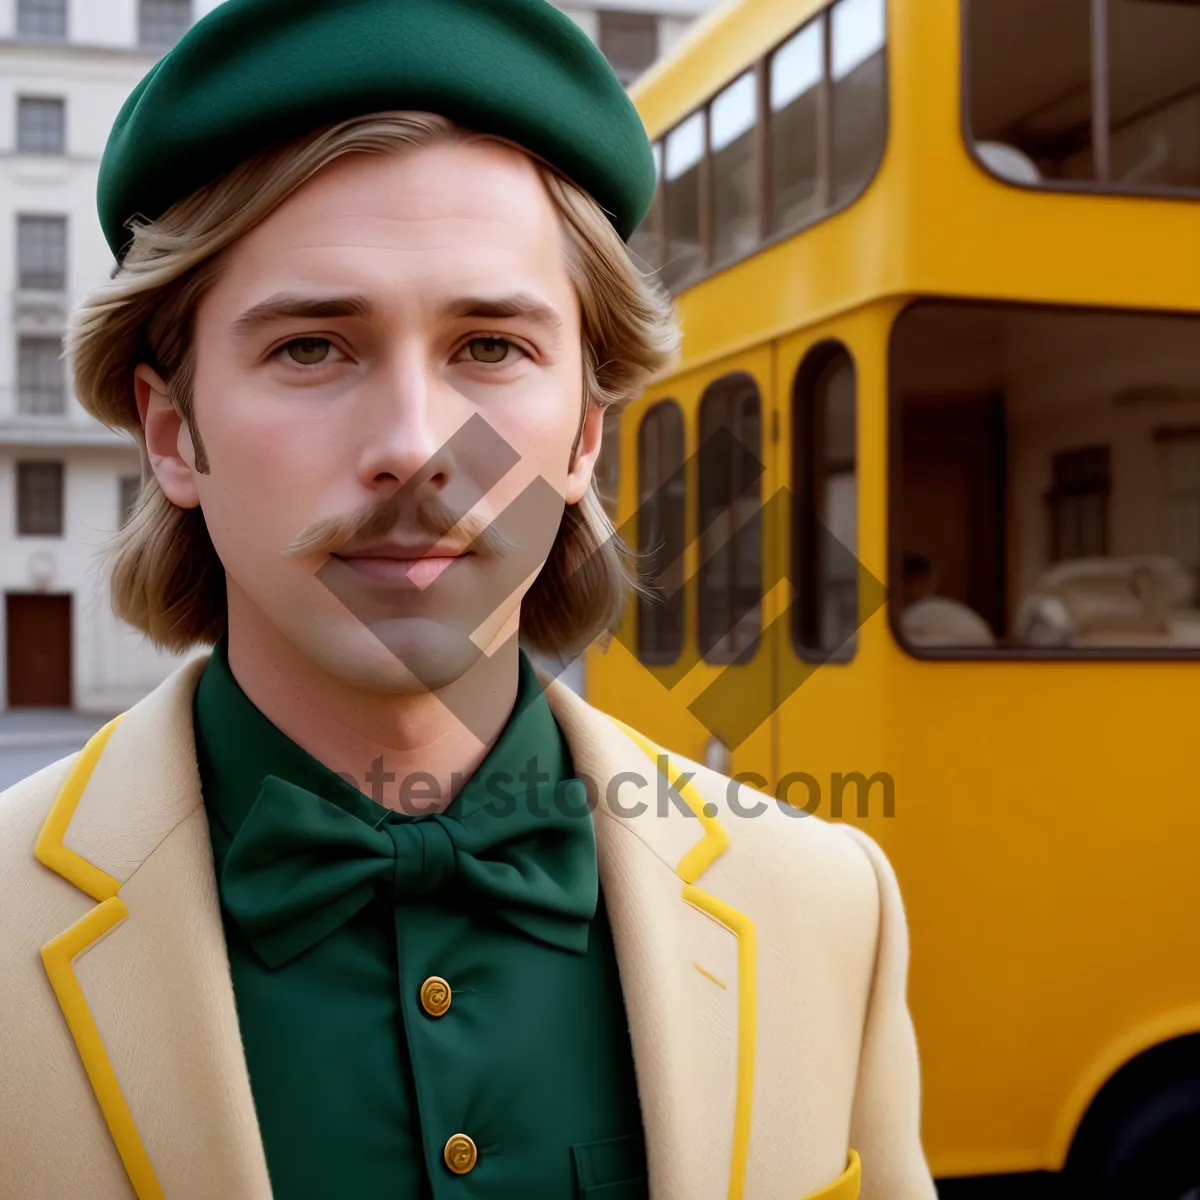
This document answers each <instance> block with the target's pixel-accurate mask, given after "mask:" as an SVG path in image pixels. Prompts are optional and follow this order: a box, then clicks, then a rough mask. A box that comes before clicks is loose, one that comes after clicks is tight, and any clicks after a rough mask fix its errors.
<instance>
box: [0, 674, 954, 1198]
mask: <svg viewBox="0 0 1200 1200" xmlns="http://www.w3.org/2000/svg"><path fill="white" fill-rule="evenodd" d="M204 661H205V660H204V659H198V660H196V661H193V662H190V663H188V664H187V665H185V666H184V667H182V668H180V669H179V670H178V671H176V672H175V673H174V674H173V675H172V676H171V678H169V679H168V680H167V681H166V682H165V683H164V684H163V685H162V686H161V687H159V688H158V689H157V690H155V691H154V692H153V693H152V694H151V695H149V696H148V697H146V699H144V700H142V701H141V702H140V703H139V704H137V705H135V706H134V707H133V708H132V709H130V711H129V712H128V713H126V714H125V715H124V716H123V717H120V718H118V719H117V720H116V721H114V722H113V723H112V724H110V725H109V726H107V727H106V728H105V729H103V730H102V731H101V732H100V733H98V734H97V735H96V737H95V738H94V739H93V740H92V741H91V742H90V743H89V744H88V745H87V747H86V748H85V749H84V750H83V751H82V752H81V753H79V754H77V755H74V756H72V757H70V758H67V759H64V760H62V761H61V762H58V763H56V764H54V765H53V766H50V767H47V768H46V769H45V770H43V771H41V772H39V773H38V774H36V775H34V776H32V777H31V778H29V779H27V780H25V781H24V782H22V783H20V784H18V785H17V786H16V787H13V788H11V789H9V790H8V791H6V792H4V793H3V794H2V795H0V1197H2V1198H3V1200H130V1198H131V1197H137V1198H138V1200H158V1198H160V1197H165V1198H167V1200H270V1197H271V1186H270V1182H269V1180H268V1176H267V1165H266V1160H265V1157H264V1153H263V1147H262V1142H261V1139H260V1135H259V1128H258V1122H257V1119H256V1116H255V1111H254V1101H253V1098H252V1095H251V1090H250V1081H249V1076H248V1073H247V1069H246V1063H245V1058H244V1056H243V1052H242V1043H241V1038H240V1036H239V1032H238V1022H237V1010H236V1006H235V1003H234V994H233V987H232V984H231V980H230V974H229V961H228V958H227V957H226V953H225V942H224V934H223V931H222V925H221V916H220V910H219V905H218V898H217V888H216V880H215V876H214V872H213V865H212V853H211V849H210V844H209V833H208V823H207V819H206V816H205V812H204V808H203V803H202V800H201V795H200V780H199V775H198V772H197V767H196V755H195V742H194V737H193V728H192V697H193V693H194V690H195V687H196V683H197V681H198V679H199V677H200V673H201V671H202V670H203V666H204ZM548 694H549V698H550V702H551V706H552V708H553V710H554V713H555V716H556V717H557V719H558V721H559V724H560V725H561V727H562V729H563V731H564V733H565V735H566V737H567V740H568V742H569V744H570V747H571V753H572V755H573V757H574V762H575V768H576V770H577V771H578V772H579V773H581V774H586V775H587V776H589V777H590V778H592V779H595V780H597V781H599V783H600V788H601V792H600V794H601V796H602V797H603V796H604V794H605V790H606V781H609V780H612V779H614V777H615V776H617V775H618V774H619V773H621V772H630V773H631V774H632V776H634V777H637V778H640V780H641V781H643V782H644V784H645V786H644V787H642V789H641V791H640V797H641V798H642V799H644V800H645V801H646V806H645V812H644V813H642V815H640V816H628V817H626V816H622V815H620V814H619V813H618V812H617V811H615V808H614V807H613V806H610V805H609V804H607V803H603V802H602V803H601V804H600V805H599V806H598V807H597V809H596V815H595V817H594V818H593V819H594V822H595V827H596V841H597V853H598V858H599V868H600V880H601V886H602V887H603V889H604V895H605V901H606V904H607V907H608V912H609V916H610V921H611V924H612V931H613V937H614V940H615V944H616V954H617V962H618V966H619V970H620V977H621V985H622V989H623V992H624V996H625V1004H626V1009H627V1012H628V1019H629V1025H630V1035H631V1039H632V1044H633V1055H634V1064H635V1069H636V1075H637V1085H638V1092H639V1095H640V1098H641V1106H642V1113H643V1120H644V1127H645V1134H646V1144H647V1154H648V1160H649V1171H650V1192H651V1196H652V1197H653V1200H719V1198H723V1197H728V1198H729V1200H739V1198H741V1200H818V1198H819V1200H856V1198H861V1200H934V1196H935V1193H934V1188H933V1183H932V1181H931V1179H930V1175H929V1170H928V1167H927V1166H926V1163H925V1158H924V1155H923V1153H922V1149H921V1143H920V1137H919V1128H918V1126H919V1101H918V1086H919V1085H918V1073H917V1052H916V1044H915V1041H914V1038H913V1030H912V1024H911V1021H910V1019H909V1014H908V1010H907V1006H906V1002H905V979H906V973H907V955H908V947H907V934H906V929H905V922H904V914H903V910H902V907H901V901H900V894H899V891H898V890H897V887H896V881H895V878H894V876H893V874H892V871H891V869H890V867H889V865H888V863H887V861H886V859H885V858H884V856H883V854H882V853H881V851H880V850H879V849H878V847H877V846H876V845H875V843H874V842H872V841H871V840H870V839H869V838H867V837H865V836H864V835H863V834H862V833H860V832H858V831H856V830H854V829H852V828H849V827H847V826H843V825H830V824H825V823H822V822H821V821H820V820H818V819H817V818H816V817H795V818H794V817H790V816H788V815H785V814H783V813H781V812H780V811H778V810H777V809H776V807H775V805H774V804H771V805H770V807H769V809H768V811H767V812H765V813H763V814H762V815H761V816H759V817H757V818H754V819H750V818H747V817H739V816H737V815H735V813H734V812H733V811H731V809H730V808H729V805H728V803H727V794H726V785H727V781H726V780H725V779H724V777H722V776H720V775H717V774H715V773H714V772H712V771H708V770H705V769H704V768H702V767H699V766H697V765H696V764H693V763H690V762H686V761H684V760H682V759H678V760H677V759H674V758H672V759H671V760H670V763H669V765H668V768H667V770H668V772H669V774H670V778H671V779H672V780H674V779H675V778H676V776H677V775H678V773H679V772H680V771H684V772H685V773H691V772H694V773H695V774H694V778H693V779H692V780H691V781H690V783H689V782H684V783H683V784H682V785H681V786H680V787H679V788H678V789H677V790H678V793H679V794H680V795H682V796H683V798H684V800H685V801H686V803H687V805H688V806H689V807H690V808H691V809H692V810H693V812H694V813H696V814H697V815H692V813H690V812H689V813H684V812H681V811H680V806H677V805H675V804H674V803H672V804H669V805H665V806H664V814H663V815H660V813H659V807H660V806H659V804H658V803H657V800H656V780H657V772H658V754H659V749H658V747H656V746H654V745H653V744H651V743H649V742H647V741H646V740H645V739H643V738H641V737H640V735H638V734H636V733H634V732H633V731H632V730H628V729H626V728H625V727H624V726H622V725H619V724H618V723H616V722H614V721H613V720H612V719H611V718H610V717H607V716H605V715H604V714H602V713H600V712H598V711H597V710H595V709H593V708H591V707H590V706H589V705H587V704H586V703H585V702H584V701H582V700H581V699H579V697H577V696H576V695H574V694H573V693H572V692H571V691H570V690H569V689H568V688H566V687H564V686H562V685H560V684H553V685H551V687H550V690H549V693H548ZM637 778H635V779H634V780H633V781H632V782H631V781H630V777H629V776H627V777H626V782H625V783H624V784H623V785H622V786H621V789H620V792H619V798H620V804H621V805H622V806H623V807H624V808H625V809H626V810H632V809H633V807H634V805H635V803H636V800H637V799H638V798H639V795H638V793H637V792H636V788H637V787H638V786H640V785H639V784H638V782H637ZM753 799H754V793H752V792H751V791H750V790H749V789H743V791H742V793H741V803H742V805H743V806H749V805H750V804H751V801H752V800H753ZM706 806H707V808H708V811H707V813H706V812H705V808H706ZM713 806H715V807H713ZM708 814H715V815H708ZM531 1200H537V1198H536V1197H531Z"/></svg>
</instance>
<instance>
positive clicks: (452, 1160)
mask: <svg viewBox="0 0 1200 1200" xmlns="http://www.w3.org/2000/svg"><path fill="white" fill-rule="evenodd" d="M442 1157H443V1158H444V1159H445V1160H446V1166H448V1167H449V1168H450V1170H452V1171H453V1172H454V1173H455V1175H465V1174H466V1173H467V1172H468V1171H469V1170H470V1169H471V1168H472V1167H473V1166H474V1165H475V1163H476V1162H477V1161H478V1159H479V1151H478V1150H476V1149H475V1143H474V1142H473V1141H471V1139H470V1138H469V1137H467V1135H466V1134H465V1133H456V1134H455V1135H454V1136H453V1137H452V1138H451V1139H450V1140H449V1141H448V1142H447V1143H446V1148H445V1150H443V1151H442Z"/></svg>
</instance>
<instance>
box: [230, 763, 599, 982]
mask: <svg viewBox="0 0 1200 1200" xmlns="http://www.w3.org/2000/svg"><path fill="white" fill-rule="evenodd" d="M507 808H512V809H513V811H512V812H508V811H507ZM377 891H381V892H382V893H383V894H384V895H385V896H387V897H388V898H390V899H391V900H393V901H394V902H396V903H401V902H403V901H405V900H408V899H413V898H417V897H422V898H428V897H433V896H444V895H447V894H449V893H451V892H460V893H462V894H465V895H467V896H469V897H471V898H472V899H474V900H476V901H478V902H479V904H480V906H481V907H483V908H486V910H487V911H488V912H489V913H491V914H492V915H493V916H495V917H497V918H499V919H500V920H502V921H505V922H506V923H507V924H509V925H511V926H512V927H513V928H515V929H518V930H520V931H521V932H522V933H524V934H526V935H528V936H529V937H532V938H535V939H537V940H539V941H543V942H546V943H548V944H549V945H552V946H558V947H560V948H562V949H564V950H571V951H574V952H575V953H577V954H583V953H585V952H586V950H587V935H588V927H589V923H590V922H591V920H592V918H593V917H594V916H595V913H596V904H597V900H598V884H597V880H596V869H595V835H594V833H593V831H592V824H591V814H590V813H589V811H588V807H587V793H586V791H585V789H584V786H583V782H582V781H581V780H578V779H571V780H567V781H566V782H564V783H562V784H560V785H559V787H558V791H557V795H556V793H555V788H554V787H553V786H543V787H540V788H536V789H532V790H531V791H530V792H528V793H525V794H522V795H520V796H518V797H516V798H515V803H512V804H508V805H507V807H506V809H505V811H504V813H503V815H498V814H497V813H496V812H489V811H488V809H487V808H486V807H485V808H477V809H475V810H473V811H471V812H469V813H466V814H465V815H463V816H462V817H461V818H454V817H448V816H446V815H444V814H441V813H438V814H434V815H429V816H422V817H412V818H407V819H400V820H388V821H387V822H386V823H385V824H383V825H381V826H380V827H378V828H372V827H371V826H370V825H368V824H367V823H366V822H365V821H362V820H360V819H359V818H358V817H355V816H353V815H352V814H350V813H348V812H345V811H343V810H342V809H340V808H338V807H337V805H336V804H332V803H331V802H330V801H328V800H325V799H323V798H322V797H320V796H318V795H316V794H315V793H313V792H310V791H307V790H305V789H304V788H301V787H297V786H296V785H294V784H291V783H288V782H286V781H285V780H282V779H279V778H278V777H276V776H274V775H268V776H267V777H266V778H265V779H264V780H263V785H262V790H261V791H260V792H259V794H258V799H257V800H256V801H255V803H254V806H253V807H252V808H251V809H250V812H249V813H248V814H247V816H246V819H245V821H243V823H242V826H241V828H240V829H239V830H238V832H237V836H236V837H235V838H234V839H233V842H232V844H231V845H230V847H229V851H228V853H227V854H226V857H225V864H224V867H223V868H222V871H221V896H222V900H223V901H224V904H225V907H226V909H227V910H228V912H229V913H230V915H231V916H232V917H233V918H234V920H235V921H237V923H238V926H239V927H240V928H241V930H242V932H243V933H244V934H245V935H246V938H247V940H248V941H249V942H250V944H251V946H252V947H253V948H254V950H255V952H256V953H257V954H258V956H259V958H261V959H262V961H263V962H264V963H265V964H266V965H267V966H268V967H271V968H274V967H278V966H281V965H282V964H283V963H285V962H287V961H288V960H289V959H291V958H295V957H296V955H298V954H301V953H302V952H303V951H305V950H307V949H308V948H309V947H310V946H313V945H315V944H316V943H317V942H319V941H320V940H321V939H322V938H324V937H326V936H327V935H329V934H330V933H332V932H333V931H334V930H335V929H337V928H338V927H339V926H340V925H342V924H344V923H345V922H346V921H348V920H349V919H350V918H351V917H352V916H354V914H355V913H357V912H358V911H359V910H360V909H362V908H363V907H364V906H365V905H366V904H367V903H368V902H369V901H370V899H371V897H372V896H373V895H374V894H376V892H377Z"/></svg>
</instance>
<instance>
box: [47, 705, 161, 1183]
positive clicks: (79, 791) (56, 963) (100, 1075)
mask: <svg viewBox="0 0 1200 1200" xmlns="http://www.w3.org/2000/svg"><path fill="white" fill-rule="evenodd" d="M120 720H121V718H120V717H117V718H116V719H115V720H112V721H110V722H109V723H108V724H107V725H105V727H104V728H103V729H101V730H100V732H99V733H97V734H96V735H95V736H94V737H93V738H92V739H91V740H90V741H89V742H88V744H87V745H86V746H85V747H84V748H83V750H82V752H81V753H80V755H79V758H78V760H77V761H76V763H75V765H74V766H73V767H72V768H71V773H70V775H68V776H67V782H66V783H65V784H64V785H63V788H62V790H61V791H60V792H59V793H58V795H57V796H56V797H55V799H54V803H53V805H51V807H50V814H49V816H48V817H47V818H46V822H45V824H44V825H43V826H42V829H41V832H40V833H39V834H38V839H37V842H36V844H35V845H34V849H33V853H34V857H35V858H36V859H37V860H38V862H40V863H41V864H42V865H43V866H45V867H49V869H50V870H51V871H53V872H54V873H55V874H57V875H61V876H62V877H63V879H65V880H67V882H68V883H72V884H74V885H75V886H76V887H77V888H79V890H80V891H81V892H84V893H86V894H87V895H89V896H91V898H92V899H93V900H98V901H100V903H99V904H98V905H97V906H96V907H95V908H93V909H92V910H91V912H87V913H84V915H83V916H82V917H80V918H79V920H78V921H76V922H75V924H74V925H72V926H71V927H70V928H69V929H67V930H66V931H65V932H63V933H60V934H59V935H58V936H57V937H56V938H54V939H52V940H51V941H49V942H47V943H46V944H45V945H44V946H43V947H42V963H43V965H44V966H45V968H46V975H47V977H48V978H49V980H50V986H51V987H52V988H53V989H54V995H55V996H56V997H57V999H58V1006H59V1008H61V1009H62V1014H63V1016H64V1017H65V1018H66V1022H67V1029H68V1030H69V1032H70V1034H71V1038H72V1040H73V1041H74V1042H75V1048H76V1050H78V1052H79V1057H80V1060H81V1061H82V1062H83V1069H84V1070H85V1071H86V1072H87V1077H88V1082H89V1083H91V1085H92V1091H93V1092H94V1093H95V1095H96V1100H97V1102H98V1103H99V1105H100V1111H101V1113H103V1115H104V1121H105V1124H107V1126H108V1132H109V1134H110V1135H111V1137H112V1140H113V1144H114V1145H115V1146H116V1148H117V1153H118V1154H120V1156H121V1162H122V1163H123V1164H124V1166H125V1173H126V1174H127V1175H128V1176H129V1182H130V1183H131V1184H132V1185H133V1190H134V1192H135V1193H136V1194H137V1197H138V1200H166V1198H165V1196H164V1194H163V1190H162V1187H161V1185H160V1184H159V1182H158V1177H157V1176H156V1175H155V1174H154V1168H153V1167H152V1166H151V1165H150V1158H149V1156H148V1155H147V1154H146V1147H145V1146H144V1145H143V1144H142V1139H141V1136H140V1135H139V1134H138V1131H137V1126H136V1125H135V1124H134V1123H133V1114H132V1113H131V1112H130V1111H129V1105H128V1104H126V1103H125V1097H124V1096H123V1095H121V1085H120V1084H119V1083H118V1082H117V1076H116V1072H115V1071H114V1070H113V1067H112V1063H111V1062H110V1061H109V1057H108V1052H107V1051H106V1050H105V1049H104V1041H103V1039H102V1038H101V1036H100V1030H99V1029H98V1028H97V1027H96V1022H95V1020H94V1019H93V1017H92V1014H91V1010H90V1009H89V1008H88V1004H87V997H86V996H85V995H84V994H83V988H82V987H80V985H79V979H78V977H77V976H76V974H75V966H74V963H75V959H76V958H78V957H79V955H81V954H82V953H83V952H84V951H85V950H87V949H88V948H89V947H91V946H94V945H95V944H96V943H97V942H98V941H100V939H101V938H103V937H104V936H105V935H106V934H108V933H109V932H111V931H112V930H113V929H115V928H116V927H117V926H118V925H119V924H120V923H121V922H122V921H123V920H124V919H125V918H126V917H127V916H128V915H129V910H128V909H127V908H126V907H125V902H124V901H123V900H122V899H121V898H120V897H119V896H118V895H117V893H118V892H119V891H120V890H121V884H120V881H119V880H116V879H114V878H113V877H112V876H111V875H108V874H106V873H105V872H104V871H102V870H100V868H99V867H97V866H95V865H93V864H92V863H90V862H88V861H87V859H85V858H82V857H80V855H78V854H76V853H75V851H74V850H71V849H70V848H69V847H68V846H67V845H66V844H65V843H64V840H63V839H64V838H65V837H66V835H67V828H68V826H69V825H70V824H71V818H72V817H73V816H74V815H75V809H76V808H77V807H78V805H79V800H80V797H81V796H82V795H83V792H84V789H85V788H86V787H87V785H88V780H90V779H91V777H92V772H93V771H94V770H95V769H96V763H97V762H98V761H99V759H100V755H101V753H102V752H103V750H104V747H105V746H106V745H107V744H108V739H109V738H110V737H112V734H113V730H114V729H116V727H117V725H118V723H119V722H120Z"/></svg>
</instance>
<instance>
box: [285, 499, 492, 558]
mask: <svg viewBox="0 0 1200 1200" xmlns="http://www.w3.org/2000/svg"><path fill="white" fill-rule="evenodd" d="M409 508H410V503H409V500H408V497H406V496H405V495H404V493H403V492H402V491H401V492H397V493H396V494H395V495H393V496H391V497H390V498H389V499H387V500H385V501H384V502H383V503H382V504H367V505H364V506H363V507H362V508H360V509H359V510H358V511H357V512H353V513H346V514H342V515H339V516H333V517H324V518H322V519H321V520H320V521H315V522H313V524H312V525H309V526H308V528H306V529H304V530H302V531H301V532H300V533H299V534H298V535H297V536H296V538H295V540H294V541H293V542H292V543H291V545H290V546H288V547H287V549H286V550H284V554H285V555H287V556H288V557H292V558H300V557H303V556H305V555H308V554H334V553H336V552H337V551H338V550H340V549H341V548H342V547H343V546H346V545H348V544H350V543H351V542H356V541H360V540H361V541H366V542H373V541H378V540H379V539H380V538H382V537H384V536H386V535H387V534H389V533H392V532H393V531H395V530H396V529H397V528H399V527H404V528H407V527H408V523H407V522H404V521H403V518H404V516H405V515H406V511H407V510H408V509H409ZM413 516H414V517H415V518H416V527H417V529H418V530H419V531H420V532H421V533H423V534H425V535H426V536H428V537H431V538H434V539H435V540H437V541H439V542H440V541H442V540H443V539H445V538H449V537H451V536H453V539H454V541H455V543H456V544H458V545H462V546H465V547H466V548H467V549H469V550H470V551H471V552H472V553H474V554H478V555H481V556H483V557H485V558H498V557H499V556H501V555H503V554H506V553H508V552H509V551H510V550H512V549H513V548H514V543H513V542H511V541H510V540H509V539H508V538H506V537H505V536H504V534H502V533H501V532H500V530H499V529H498V528H497V527H496V522H494V521H489V520H488V519H487V518H485V517H480V516H477V515H476V514H474V513H470V512H468V513H463V514H459V513H456V512H455V511H454V510H453V509H452V508H450V506H449V505H448V504H447V503H446V502H445V501H444V500H443V499H442V498H441V496H439V495H432V496H428V497H426V498H425V499H424V500H422V501H421V503H420V504H418V505H417V506H416V508H415V509H414V510H413Z"/></svg>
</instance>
